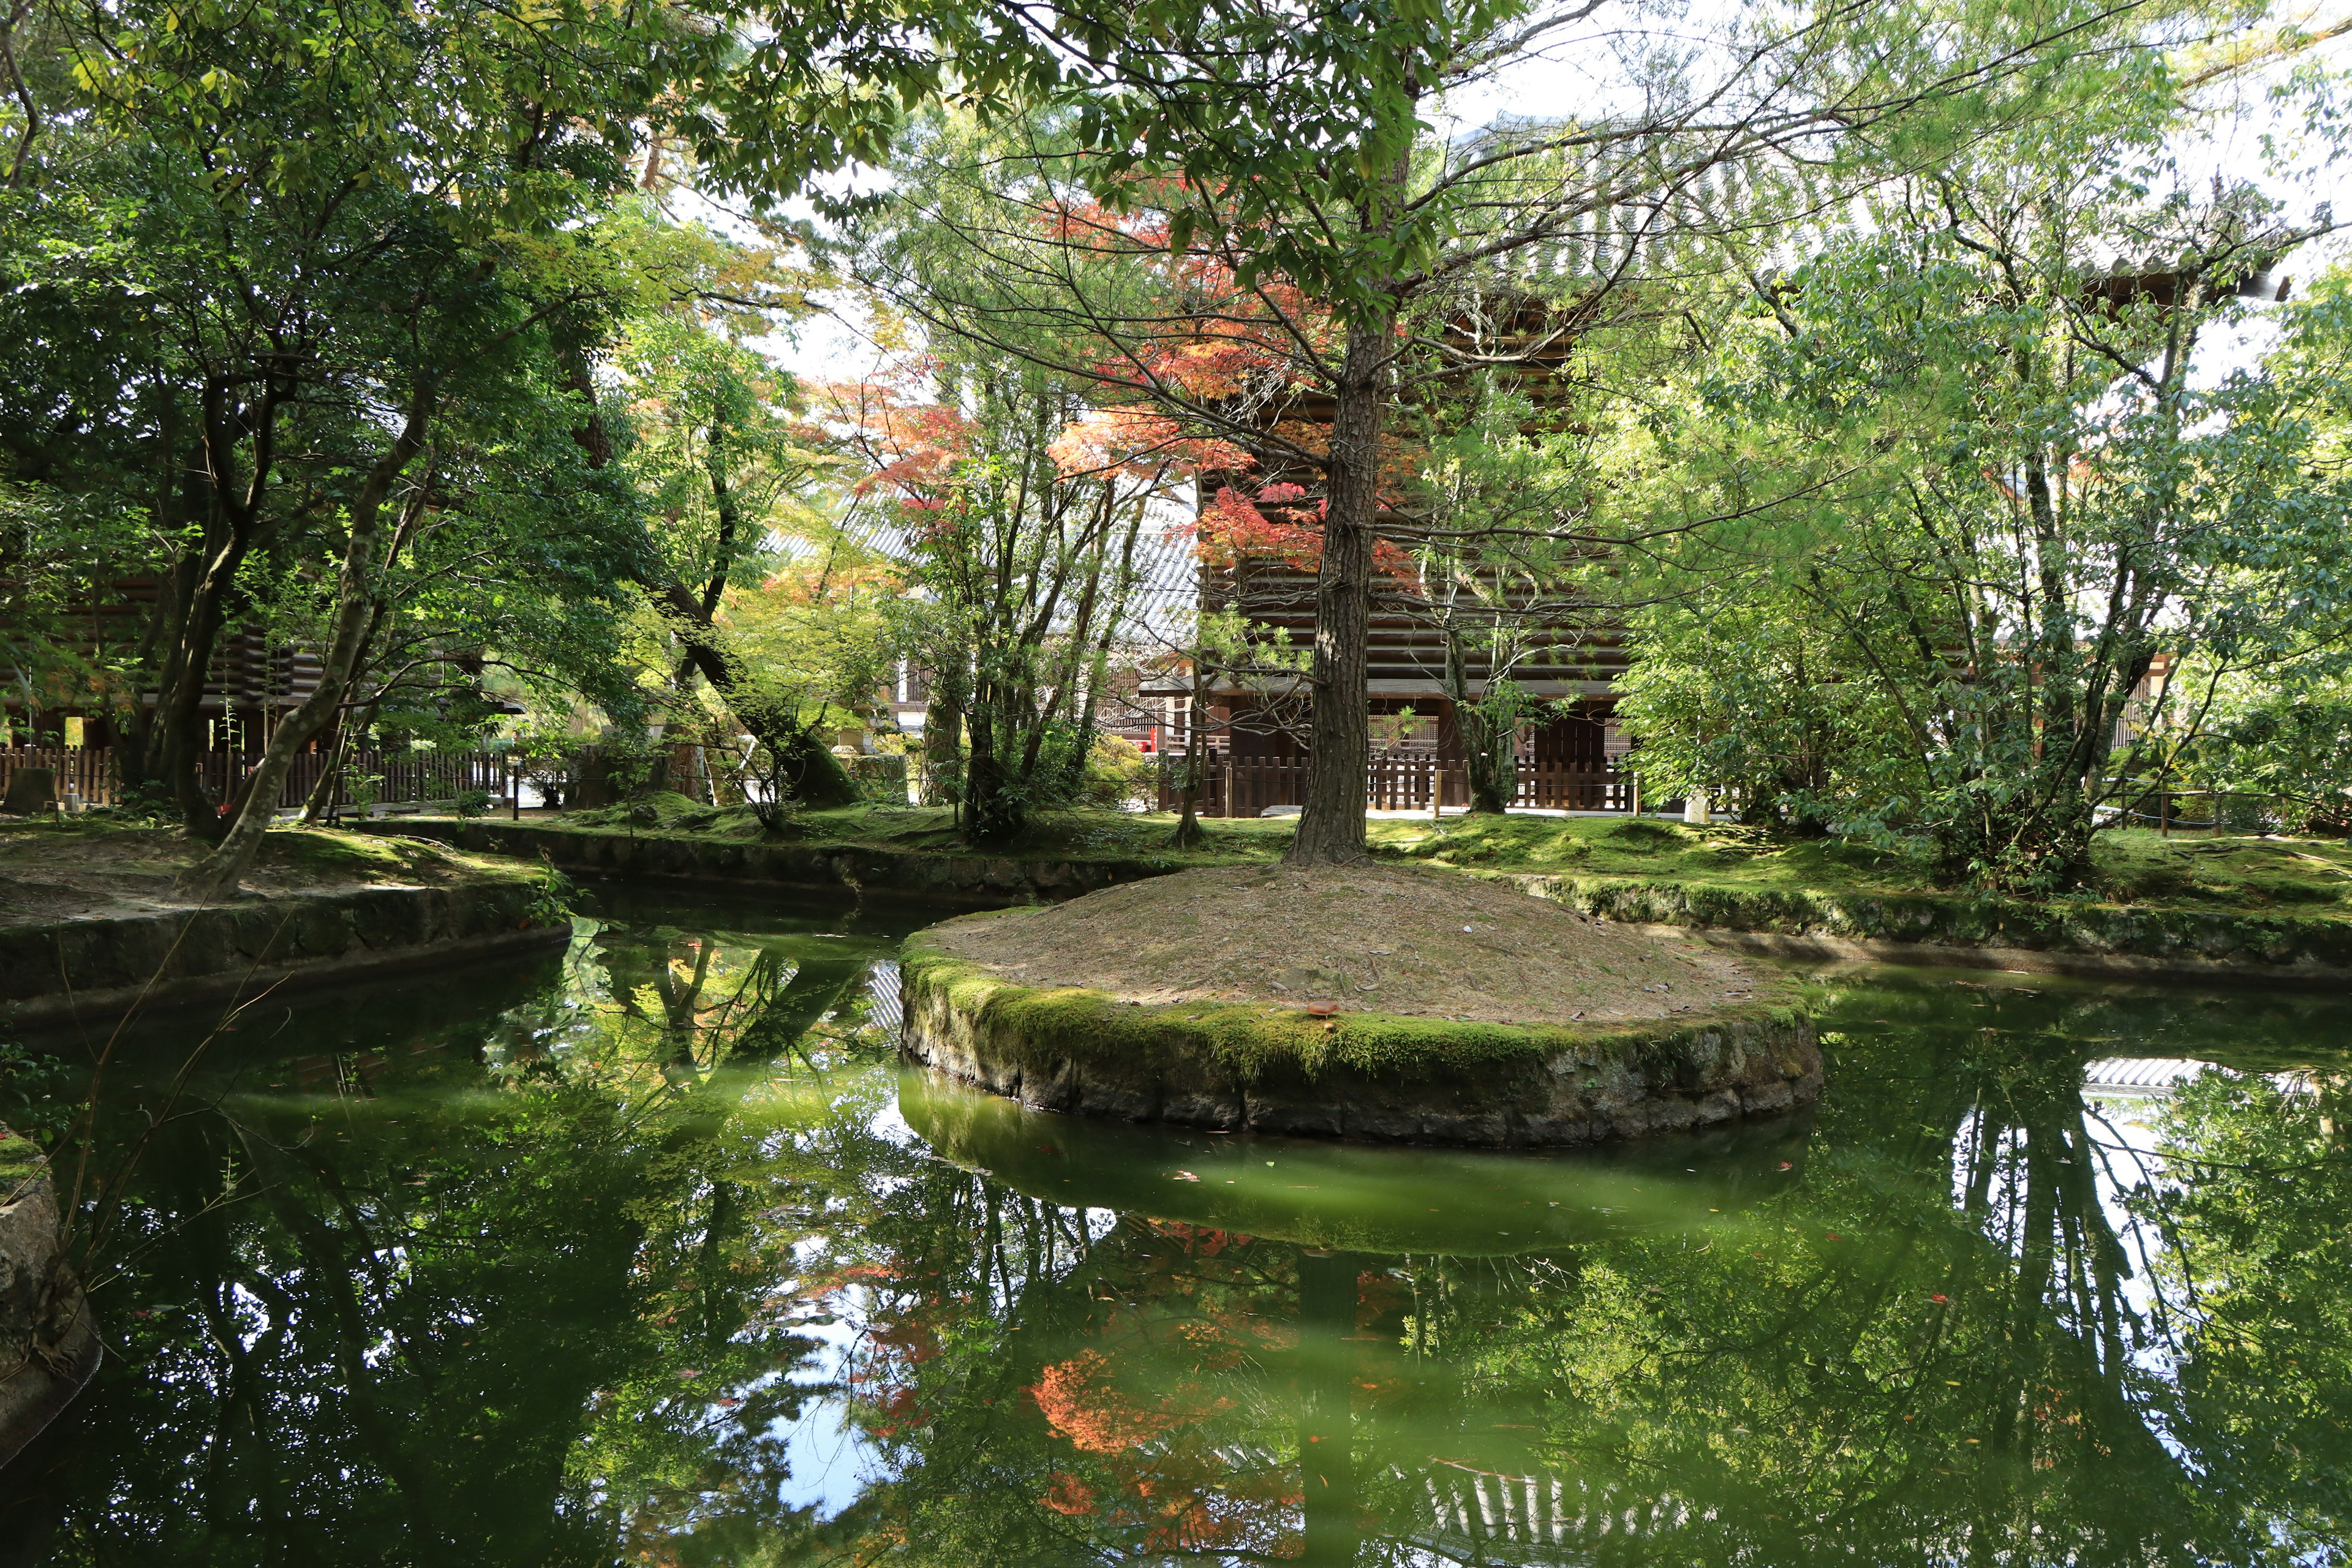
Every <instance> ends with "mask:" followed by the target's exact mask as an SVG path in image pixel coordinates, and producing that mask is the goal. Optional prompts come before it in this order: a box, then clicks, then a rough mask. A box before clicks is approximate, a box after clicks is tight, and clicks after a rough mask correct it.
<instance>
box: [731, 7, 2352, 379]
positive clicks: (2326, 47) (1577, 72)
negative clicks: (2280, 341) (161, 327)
mask: <svg viewBox="0 0 2352 1568" xmlns="http://www.w3.org/2000/svg"><path fill="white" fill-rule="evenodd" d="M1722 4H1723V0H1695V4H1693V5H1691V6H1690V7H1689V8H1687V9H1684V10H1681V11H1680V16H1681V17H1682V18H1684V19H1685V20H1686V21H1687V23H1688V24H1689V26H1688V27H1687V28H1686V29H1685V27H1683V26H1681V25H1680V24H1679V23H1678V22H1677V20H1676V18H1675V16H1670V15H1669V11H1670V10H1673V9H1676V8H1675V7H1673V6H1671V5H1635V4H1629V5H1627V6H1626V7H1625V8H1624V10H1623V11H1621V12H1619V13H1618V15H1619V16H1621V17H1622V16H1623V15H1625V14H1626V13H1628V12H1633V13H1637V14H1639V15H1642V16H1646V18H1647V19H1648V21H1649V22H1650V24H1651V25H1652V26H1654V27H1655V28H1656V29H1658V31H1657V34H1656V36H1657V37H1660V38H1661V39H1664V38H1667V37H1675V36H1687V35H1688V34H1692V33H1696V32H1697V31H1699V30H1702V29H1703V28H1704V27H1705V26H1706V21H1707V19H1708V16H1709V14H1710V13H1713V14H1715V15H1720V14H1721V10H1722ZM2347 14H2352V0H2326V3H2324V4H2319V5H2313V4H2308V3H2306V0H2295V3H2293V4H2290V5H2281V6H2279V7H2278V8H2277V9H2276V11H2275V12H2274V13H2273V19H2272V20H2271V21H2270V22H2268V23H2266V24H2265V26H2266V27H2269V28H2273V29H2274V28H2275V27H2276V26H2279V25H2280V24H2281V23H2282V22H2287V21H2291V22H2293V23H2294V25H2295V26H2298V27H2300V28H2302V29H2303V30H2305V31H2306V32H2318V31H2321V30H2324V29H2325V28H2326V26H2329V25H2330V24H2331V23H2333V22H2335V21H2336V20H2338V19H2339V18H2341V17H2343V16H2346V15H2347ZM1605 19H1606V18H1605V17H1604V18H1602V19H1601V20H1605ZM1594 25H1595V26H1598V25H1600V21H1596V23H1595V24H1594ZM1615 25H1616V26H1622V21H1620V22H1619V23H1617V24H1615ZM2301 58H2302V60H2303V62H2305V63H2306V64H2308V63H2310V62H2317V63H2318V64H2319V65H2320V66H2321V67H2323V68H2325V69H2326V70H2327V71H2328V72H2329V73H2331V74H2341V73H2344V72H2345V71H2346V70H2347V66H2352V37H2347V38H2338V39H2334V40H2331V41H2330V42H2328V43H2326V44H2323V45H2320V46H2317V47H2315V48H2313V49H2311V50H2309V51H2307V52H2306V53H2305V55H2304V56H2303V57H2301ZM2281 75H2282V73H2281V71H2280V70H2277V69H2273V70H2269V71H2267V72H2264V73H2262V74H2260V75H2258V76H2255V77H2252V78H2250V79H2247V80H2246V81H2245V82H2243V83H2242V84H2241V85H2238V86H2235V87H2233V88H2232V89H2231V91H2230V94H2229V96H2228V97H2226V98H2222V99H2218V100H2216V108H2217V110H2222V111H2221V112H2216V113H2215V114H2213V115H2211V116H2210V117H2209V118H2208V120H2207V121H2206V122H2205V123H2203V124H2202V125H2200V126H2199V127H2198V128H2197V129H2196V130H2195V131H2194V132H2189V133H2185V134H2184V135H2182V136H2181V137H2180V138H2179V140H2178V141H2177V142H2176V143H2175V145H2174V146H2172V147H2171V148H2170V149H2168V152H2169V155H2170V158H2171V161H2172V163H2174V165H2175V172H2174V174H2173V175H2172V178H2173V180H2174V181H2176V182H2178V183H2179V184H2183V185H2186V186H2188V187H2189V188H2192V189H2194V190H2197V191H2200V192H2201V191H2202V190H2204V189H2206V188H2209V187H2210V182H2211V180H2212V177H2213V176H2214V175H2215V174H2220V175H2221V176H2222V178H2223V179H2225V180H2231V181H2234V180H2241V179H2251V180H2252V181H2254V182H2255V183H2256V184H2259V185H2261V186H2262V187H2263V189H2264V190H2266V191H2267V192H2269V193H2270V194H2271V195H2273V196H2274V197H2275V198H2277V199H2280V200H2282V201H2284V202H2286V203H2287V205H2288V211H2287V213H2286V215H2285V216H2286V217H2287V218H2288V219H2289V220H2290V221H2297V222H2300V221H2305V220H2306V219H2308V218H2309V216H2311V215H2312V213H2313V210H2314V209H2315V208H2316V207H2317V206H2319V205H2323V204H2326V205H2333V207H2334V209H2335V211H2336V213H2337V214H2338V215H2340V220H2341V221H2344V222H2346V223H2347V224H2352V160H2347V159H2346V158H2345V157H2343V156H2342V155H2341V153H2340V151H2338V150H2336V149H2331V148H2330V147H2328V146H2327V145H2326V144H2325V142H2322V141H2319V140H2315V139H2313V138H2309V137H2306V136H2305V135H2304V134H2303V132H2302V130H2301V127H2300V126H2299V125H2298V124H2296V123H2294V119H2295V116H2296V114H2298V113H2299V112H2300V110H2299V109H2296V110H2283V109H2282V107H2281V106H2278V105H2275V104H2273V103H2272V102H2271V101H2269V98H2268V94H2269V92H2270V89H2272V87H2273V86H2274V85H2275V83H2276V82H2277V81H2278V80H2279V79H2280V77H2281ZM1623 79H1624V78H1623V76H1622V73H1619V72H1617V71H1615V70H1614V68H1613V66H1612V61H1611V60H1610V59H1609V58H1608V57H1607V55H1606V53H1605V52H1604V51H1601V50H1600V49H1597V48H1595V47H1593V45H1592V44H1591V41H1590V40H1589V39H1580V37H1577V36H1576V35H1573V34H1570V35H1564V36H1563V37H1562V39H1561V41H1560V42H1559V44H1557V45H1555V46H1553V47H1551V48H1549V49H1548V50H1546V51H1545V52H1543V53H1542V54H1539V55H1537V56H1535V57H1531V58H1528V59H1525V60H1522V61H1520V62H1518V63H1517V65H1515V66H1513V67H1511V68H1507V70H1505V71H1504V72H1502V73H1501V74H1500V75H1499V76H1498V77H1497V78H1496V79H1494V80H1492V81H1489V82H1486V83H1482V84H1479V85H1478V86H1477V87H1476V88H1475V89H1472V90H1467V91H1464V92H1460V93H1457V94H1456V95H1454V98H1453V99H1452V100H1449V101H1448V102H1446V103H1444V105H1442V106H1441V110H1440V115H1439V117H1438V130H1439V131H1440V132H1441V133H1443V134H1447V135H1452V134H1456V133H1458V132H1462V131H1465V130H1471V129H1475V128H1476V127H1478V126H1482V125H1486V124H1488V123H1491V122H1492V121H1495V120H1496V118H1497V117H1500V116H1504V115H1510V116H1524V117H1528V118H1533V119H1557V118H1562V117H1564V116H1566V115H1567V114H1569V113H1571V112H1573V111H1574V110H1577V109H1579V108H1584V109H1587V110H1589V109H1590V108H1591V106H1592V105H1594V104H1596V103H1603V102H1605V101H1606V100H1608V99H1609V98H1610V97H1611V96H1612V85H1613V84H1614V83H1619V82H1622V80H1623ZM2265 134H2267V135H2269V136H2270V137H2271V138H2273V148H2272V149H2271V151H2270V153H2266V152H2265V149H2264V146H2263V138H2264V136H2265ZM851 177H852V178H854V177H856V176H854V175H853V176H851ZM868 177H869V178H870V173H869V176H868ZM845 183H846V182H845ZM795 205H796V206H797V207H798V210H799V213H800V215H801V216H806V214H807V209H806V207H805V205H802V204H795ZM2347 253H2352V237H2346V236H2331V237H2326V238H2324V239H2322V240H2319V241H2315V242H2314V243H2313V244H2311V245H2309V246H2306V247H2304V249H2303V250H2302V251H2300V252H2298V253H2297V254H2296V255H2295V256H2294V257H2293V258H2290V259H2289V261H2288V263H2287V265H2286V267H2285V268H2284V270H2285V271H2286V272H2287V274H2288V275H2289V276H2290V277H2291V278H2292V279H2294V280H2295V282H2296V285H2297V286H2298V287H2300V286H2301V285H2302V284H2304V283H2305V282H2307V280H2308V279H2310V278H2311V277H2312V276H2313V275H2314V274H2315V273H2316V272H2318V271H2320V270H2323V269H2324V268H2326V266H2328V265H2329V264H2331V263H2332V262H2334V261H2336V260H2338V259H2340V258H2343V257H2345V256H2346V255H2347ZM826 303H828V304H830V305H831V306H833V307H834V308H835V309H836V310H839V311H840V312H841V315H840V317H839V318H835V317H829V316H817V317H813V318H811V319H810V320H808V321H803V322H802V323H800V324H799V325H798V326H796V327H795V328H793V330H792V331H790V332H789V333H788V334H787V333H779V334H777V335H776V336H775V337H773V338H771V339H769V340H766V341H765V342H761V344H760V346H761V348H762V349H763V350H765V351H766V352H768V353H770V354H771V355H772V357H773V358H774V359H775V360H776V361H777V363H780V364H782V366H784V367H785V368H787V369H789V370H792V371H793V372H794V373H795V374H799V375H801V376H803V378H805V379H810V380H825V381H838V380H848V379H853V378H856V377H859V376H861V375H863V374H866V373H868V372H870V371H872V370H874V369H876V368H877V366H878V365H879V364H880V363H881V359H882V356H881V355H880V354H879V353H877V351H876V350H875V348H874V347H873V345H872V344H871V342H869V341H868V340H867V339H866V336H865V334H864V332H863V331H862V330H861V320H860V316H859V312H858V310H857V308H856V300H855V298H854V297H852V296H848V295H844V296H841V297H837V298H835V299H832V300H827V301H826ZM2262 338H2263V333H2262V331H2261V329H2260V327H2259V325H2257V326H2256V327H2255V329H2254V330H2253V331H2252V333H2251V334H2249V335H2248V336H2246V337H2245V338H2243V339H2242V340H2241V341H2238V342H2231V343H2216V344H2214V345H2212V347H2211V350H2210V353H2208V354H2207V355H2206V356H2204V357H2205V358H2206V360H2207V363H2206V365H2205V370H2206V372H2207V374H2219V373H2220V372H2221V371H2222V370H2224V369H2226V368H2228V367H2230V366H2232V365H2235V364H2239V363H2245V361H2246V360H2247V359H2248V358H2249V357H2250V356H2251V355H2252V353H2254V352H2256V351H2257V348H2258V346H2259V343H2260V342H2261V340H2262Z"/></svg>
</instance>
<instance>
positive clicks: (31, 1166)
mask: <svg viewBox="0 0 2352 1568" xmlns="http://www.w3.org/2000/svg"><path fill="white" fill-rule="evenodd" d="M100 1353H101V1352H100V1341H99V1336H98V1329H97V1325H96V1324H95V1323H94V1322H93V1321H91V1318H90V1310H89V1301H88V1300H86V1299H85V1298H84V1296H83V1295H82V1289H81V1284H80V1281H79V1280H78V1279H75V1277H74V1272H73V1269H72V1268H70V1267H69V1266H68V1263H67V1261H66V1258H65V1252H64V1247H63V1244H62V1240H61V1237H60V1234H59V1229H58V1199H57V1192H56V1189H55V1188H54V1186H53V1185H52V1184H51V1182H50V1179H49V1167H48V1163H47V1161H46V1160H44V1159H42V1158H41V1155H40V1152H39V1151H38V1150H37V1149H35V1148H34V1147H33V1145H32V1143H31V1142H29V1141H28V1140H26V1138H25V1137H23V1136H22V1135H21V1134H19V1133H16V1132H15V1131H11V1130H10V1129H8V1128H5V1127H0V1465H5V1464H6V1463H7V1462H8V1461H9V1460H11V1459H13V1458H16V1455H17V1454H18V1453H20V1452H21V1451H22V1450H23V1449H24V1447H25V1446H26V1444H28V1443H30V1442H31V1441H32V1440H33V1439H34V1438H35V1437H37V1436H40V1435H41V1431H42V1429H43V1428H44V1427H46V1426H48V1424H49V1423H50V1422H51V1421H52V1420H54V1419H55V1418H56V1417H57V1415H58V1412H59V1411H61V1410H63V1409H64V1408H65V1407H66V1405H68V1404H69V1403H71V1402H72V1400H73V1397H74V1395H75V1394H79V1393H80V1392H81V1389H82V1385H83V1384H87V1383H88V1382H89V1380H90V1377H91V1375H92V1374H93V1373H96V1372H97V1371H98V1363H99V1360H100Z"/></svg>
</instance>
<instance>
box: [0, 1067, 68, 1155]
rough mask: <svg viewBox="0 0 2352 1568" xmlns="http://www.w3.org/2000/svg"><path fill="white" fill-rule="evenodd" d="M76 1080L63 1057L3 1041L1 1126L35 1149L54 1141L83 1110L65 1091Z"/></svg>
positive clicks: (0, 1093) (0, 1080) (0, 1072)
mask: <svg viewBox="0 0 2352 1568" xmlns="http://www.w3.org/2000/svg"><path fill="white" fill-rule="evenodd" d="M74 1078H75V1074H74V1072H73V1069H72V1068H70V1067H69V1066H68V1064H67V1063H66V1062H65V1061H64V1060H63V1059H62V1058H58V1057H56V1056H52V1055H50V1054H48V1053H47V1052H43V1051H37V1050H33V1049H29V1048H27V1047H25V1046H22V1045H19V1044H18V1043H16V1041H14V1040H0V1125H5V1127H6V1129H7V1130H8V1132H9V1134H10V1137H11V1139H12V1140H23V1141H28V1142H30V1143H31V1145H32V1146H33V1148H35V1149H36V1150H37V1149H40V1148H43V1147H45V1146H47V1144H49V1143H51V1142H55V1141H56V1140H57V1139H58V1137H59V1136H60V1135H61V1134H62V1133H63V1132H64V1131H65V1130H66V1129H67V1128H68V1126H69V1125H71V1124H72V1122H73V1120H74V1118H75V1117H76V1116H78V1115H79V1114H80V1111H81V1104H80V1102H79V1100H77V1099H68V1098H67V1095H66V1092H65V1091H66V1090H67V1089H68V1088H69V1087H70V1086H71V1085H72V1083H73V1081H74Z"/></svg>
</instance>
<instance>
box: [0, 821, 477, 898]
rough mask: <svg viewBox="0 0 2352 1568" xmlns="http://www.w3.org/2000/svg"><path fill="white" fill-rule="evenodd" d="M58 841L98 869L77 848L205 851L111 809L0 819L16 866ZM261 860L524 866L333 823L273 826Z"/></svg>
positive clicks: (442, 875) (73, 857) (397, 874)
mask: <svg viewBox="0 0 2352 1568" xmlns="http://www.w3.org/2000/svg"><path fill="white" fill-rule="evenodd" d="M50 846H54V847H56V848H57V850H58V855H59V857H60V858H59V860H58V864H60V865H87V866H89V868H91V869H93V870H94V871H95V870H99V869H100V868H102V867H103V865H104V864H105V862H104V860H103V859H102V858H97V857H92V858H89V859H87V860H84V859H82V858H79V857H78V856H77V851H90V850H103V849H107V848H121V849H131V850H134V851H137V850H146V851H148V852H150V853H153V854H157V855H160V857H161V858H163V859H164V860H166V861H177V862H183V863H184V862H186V861H190V860H193V859H194V858H195V857H196V856H197V855H198V854H200V853H202V852H203V850H202V847H201V846H199V845H195V844H192V843H191V842H190V841H189V840H188V839H187V838H185V837H183V836H182V835H181V834H180V832H179V831H178V830H177V829H176V828H169V827H158V826H154V825H152V824H151V823H143V822H135V821H125V820H122V819H120V818H113V819H110V818H107V817H100V816H92V817H66V818H64V819H62V820H60V819H58V818H54V817H34V818H31V819H28V820H26V821H22V822H8V823H0V860H5V862H6V863H7V864H9V865H11V866H12V867H14V868H16V869H19V870H26V871H31V870H36V869H37V868H39V866H40V865H41V863H42V855H43V851H44V849H45V848H46V847H50ZM260 863H261V865H263V866H264V867H266V868H269V869H271V870H273V871H277V872H279V873H281V874H286V873H290V874H291V875H292V877H293V878H294V879H296V880H297V881H299V882H303V883H313V884H319V885H328V884H343V883H370V882H408V881H416V880H420V879H425V880H442V879H448V878H450V877H452V876H461V877H484V878H490V879H509V878H512V877H514V876H516V875H517V874H518V873H517V871H516V868H515V867H514V864H513V862H512V861H510V860H508V859H505V858H500V857H498V856H474V855H468V854H467V853H466V852H465V851H463V850H460V849H453V848H451V847H448V846H447V845H444V844H436V843H434V842H432V841H431V840H429V839H421V838H400V837H392V836H390V835H388V834H383V833H346V832H342V831H341V830H339V829H335V828H330V827H292V826H288V827H278V828H272V829H271V830H270V832H269V835H268V837H266V838H264V839H263V840H262V846H261V856H260Z"/></svg>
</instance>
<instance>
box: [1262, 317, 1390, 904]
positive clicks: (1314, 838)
mask: <svg viewBox="0 0 2352 1568" xmlns="http://www.w3.org/2000/svg"><path fill="white" fill-rule="evenodd" d="M1393 320H1394V318H1393V317H1392V316H1391V315H1390V314H1388V313H1387V312H1385V311H1382V312H1381V313H1379V314H1376V315H1373V316H1370V317H1368V318H1366V317H1360V318H1359V319H1358V320H1356V321H1354V322H1352V323H1351V324H1350V325H1349V329H1348V351H1347V355H1346V358H1345V359H1344V360H1342V362H1341V364H1340V372H1339V386H1338V388H1337V389H1336V390H1337V397H1336V399H1335V407H1334V409H1333V413H1332V418H1331V477H1330V484H1329V486H1328V501H1327V504H1326V509H1325V515H1324V521H1323V563H1322V568H1321V570H1320V571H1319V572H1318V574H1317V575H1316V582H1315V660H1314V664H1313V667H1312V668H1311V670H1310V674H1309V679H1310V681H1311V684H1312V689H1313V691H1314V711H1313V714H1312V715H1311V717H1310V720H1309V727H1308V731H1307V734H1308V742H1307V744H1308V751H1307V787H1306V797H1305V799H1304V801H1303V802H1302V803H1301V804H1302V806H1303V809H1302V811H1301V812H1300V814H1299V818H1298V835H1297V837H1295V838H1293V839H1292V840H1291V841H1290V848H1289V851H1288V852H1287V853H1286V854H1285V855H1284V856H1283V861H1284V863H1285V864H1286V865H1291V866H1344V865H1350V864H1353V863H1355V862H1357V861H1360V860H1363V859H1365V858H1367V851H1366V849H1365V847H1364V797H1365V775H1366V771H1367V769H1368V768H1369V766H1370V759H1371V698H1370V689H1369V687H1368V685H1367V683H1366V673H1365V671H1366V656H1367V651H1368V650H1367V648H1366V647H1365V639H1366V637H1367V634H1368V632H1369V630H1370V621H1371V593H1372V541H1373V537H1374V525H1375V524H1376V523H1377V521H1379V516H1380V445H1381V416H1382V415H1383V414H1384V413H1385V412H1386V405H1387V392H1388V388H1387V384H1386V383H1387V374H1386V371H1387V361H1388V354H1389V339H1390V334H1391V328H1392V324H1393Z"/></svg>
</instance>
